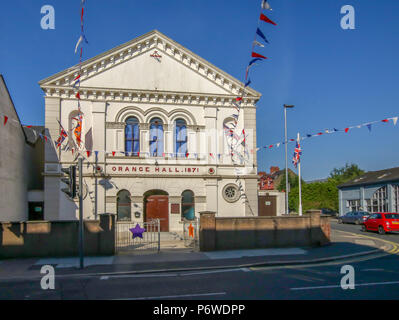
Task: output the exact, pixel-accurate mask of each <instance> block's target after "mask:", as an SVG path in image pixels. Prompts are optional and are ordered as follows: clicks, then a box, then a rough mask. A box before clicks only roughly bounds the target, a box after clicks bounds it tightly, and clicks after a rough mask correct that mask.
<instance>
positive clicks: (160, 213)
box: [144, 190, 169, 232]
mask: <svg viewBox="0 0 399 320" xmlns="http://www.w3.org/2000/svg"><path fill="white" fill-rule="evenodd" d="M153 219H159V220H160V229H161V232H169V195H168V193H167V192H165V191H162V190H150V191H147V192H146V193H145V194H144V221H145V222H150V221H151V220H153Z"/></svg>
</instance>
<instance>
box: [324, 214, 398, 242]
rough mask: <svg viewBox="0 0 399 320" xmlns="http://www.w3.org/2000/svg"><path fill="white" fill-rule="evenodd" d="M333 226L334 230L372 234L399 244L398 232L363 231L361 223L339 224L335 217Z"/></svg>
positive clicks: (332, 222)
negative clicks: (382, 233)
mask: <svg viewBox="0 0 399 320" xmlns="http://www.w3.org/2000/svg"><path fill="white" fill-rule="evenodd" d="M331 228H332V229H334V230H341V231H346V232H351V233H356V234H360V235H366V236H372V237H375V238H378V239H382V240H387V241H392V242H395V243H398V244H399V234H398V233H387V234H384V235H380V234H378V233H377V232H372V231H368V232H362V231H361V230H360V225H355V224H339V223H338V222H337V220H335V219H331Z"/></svg>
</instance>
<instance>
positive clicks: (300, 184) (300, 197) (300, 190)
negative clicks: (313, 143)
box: [297, 132, 302, 216]
mask: <svg viewBox="0 0 399 320" xmlns="http://www.w3.org/2000/svg"><path fill="white" fill-rule="evenodd" d="M300 140H301V138H300V135H299V132H298V136H297V141H298V146H299V149H301V145H300V142H299V141H300ZM298 152H299V151H298ZM298 178H299V209H298V211H299V215H300V216H302V183H301V157H299V160H298Z"/></svg>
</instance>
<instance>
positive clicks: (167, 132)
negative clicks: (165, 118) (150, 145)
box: [163, 124, 174, 158]
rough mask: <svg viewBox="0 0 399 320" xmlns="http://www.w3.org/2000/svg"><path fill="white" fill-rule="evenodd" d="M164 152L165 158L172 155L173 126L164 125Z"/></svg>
mask: <svg viewBox="0 0 399 320" xmlns="http://www.w3.org/2000/svg"><path fill="white" fill-rule="evenodd" d="M163 129H164V152H165V156H167V157H169V158H170V153H174V145H173V138H174V136H173V124H164V125H163Z"/></svg>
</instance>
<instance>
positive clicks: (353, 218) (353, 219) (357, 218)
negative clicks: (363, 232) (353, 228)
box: [338, 211, 370, 224]
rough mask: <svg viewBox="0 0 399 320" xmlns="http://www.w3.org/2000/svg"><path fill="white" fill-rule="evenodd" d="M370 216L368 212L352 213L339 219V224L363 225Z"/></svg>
mask: <svg viewBox="0 0 399 320" xmlns="http://www.w3.org/2000/svg"><path fill="white" fill-rule="evenodd" d="M369 215H370V212H367V211H350V212H348V213H347V214H345V215H343V216H341V217H339V218H338V223H354V224H362V223H363V222H364V221H365V220H366V219H367V218H368V216H369Z"/></svg>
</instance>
